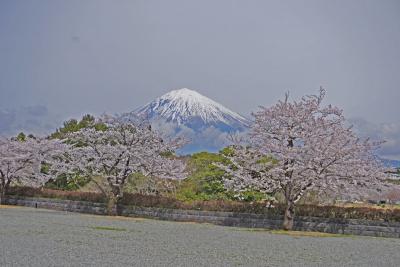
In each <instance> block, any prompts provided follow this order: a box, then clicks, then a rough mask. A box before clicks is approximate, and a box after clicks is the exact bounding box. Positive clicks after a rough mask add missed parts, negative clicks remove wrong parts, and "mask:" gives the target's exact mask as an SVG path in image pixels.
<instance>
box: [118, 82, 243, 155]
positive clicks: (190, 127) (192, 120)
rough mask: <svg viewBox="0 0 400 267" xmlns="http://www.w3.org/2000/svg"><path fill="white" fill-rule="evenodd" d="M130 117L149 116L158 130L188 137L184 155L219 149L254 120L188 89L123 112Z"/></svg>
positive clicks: (146, 117)
mask: <svg viewBox="0 0 400 267" xmlns="http://www.w3.org/2000/svg"><path fill="white" fill-rule="evenodd" d="M126 116H128V117H130V116H135V117H137V116H139V117H141V118H145V119H147V120H149V121H150V123H151V124H152V126H153V128H154V129H157V130H158V131H159V132H160V133H162V134H164V135H166V136H184V137H185V138H186V139H188V140H189V141H190V142H189V144H187V145H186V146H185V147H183V148H182V149H180V151H179V153H181V154H189V153H194V152H199V151H210V152H216V151H218V150H220V149H221V148H223V147H224V146H226V145H228V144H229V141H228V140H227V136H228V135H229V133H232V132H235V133H236V132H240V133H241V134H243V133H244V132H246V131H247V129H248V128H249V126H250V123H251V122H250V120H248V119H246V118H244V117H242V116H241V115H239V114H237V113H236V112H233V111H231V110H229V109H228V108H226V107H224V106H223V105H221V104H219V103H217V102H215V101H214V100H211V99H210V98H208V97H206V96H203V95H201V94H199V93H198V92H196V91H193V90H190V89H187V88H183V89H179V90H174V91H171V92H169V93H167V94H165V95H163V96H161V97H158V98H157V99H155V100H154V101H152V102H150V103H148V104H147V105H145V106H143V107H141V108H139V109H136V110H134V111H132V112H131V113H127V114H124V115H123V117H126ZM123 117H122V118H123Z"/></svg>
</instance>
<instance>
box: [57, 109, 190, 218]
mask: <svg viewBox="0 0 400 267" xmlns="http://www.w3.org/2000/svg"><path fill="white" fill-rule="evenodd" d="M99 122H100V123H103V124H104V125H105V127H104V129H100V130H98V129H95V128H83V129H81V130H79V131H78V132H75V133H70V134H68V135H67V138H66V142H67V143H69V144H71V148H70V149H69V151H68V152H67V153H63V154H62V157H61V158H62V160H61V161H60V162H59V163H58V164H57V166H58V168H57V173H59V174H61V173H64V174H67V175H74V174H77V173H78V174H80V175H84V176H87V177H89V178H90V180H91V181H92V182H93V183H95V184H96V185H97V186H98V188H99V190H100V191H101V192H102V193H103V194H105V195H106V196H107V198H108V200H109V204H108V208H109V212H110V213H114V212H115V211H114V208H115V206H116V205H117V204H118V201H119V200H120V199H121V198H122V196H123V192H124V186H125V185H126V182H127V179H128V178H129V177H130V175H132V174H135V173H141V174H142V175H145V176H157V177H159V178H170V179H182V178H185V175H186V173H185V164H184V163H183V162H182V161H181V160H179V159H178V158H177V157H176V156H175V154H174V151H175V150H176V149H178V148H179V147H181V145H183V140H181V139H175V140H167V139H163V138H161V137H160V135H159V134H158V133H157V132H156V131H154V130H152V129H151V126H149V125H148V124H146V123H143V122H141V121H140V120H139V119H137V118H128V119H127V118H125V119H124V120H121V119H118V118H115V117H111V116H103V117H102V118H100V120H99ZM53 169H55V168H53Z"/></svg>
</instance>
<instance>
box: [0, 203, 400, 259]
mask: <svg viewBox="0 0 400 267" xmlns="http://www.w3.org/2000/svg"><path fill="white" fill-rule="evenodd" d="M0 225H1V228H0V243H1V244H2V245H1V246H0V255H1V257H0V266H128V265H129V266H381V267H382V266H398V265H399V263H400V254H399V253H398V252H399V251H400V239H389V238H372V237H356V236H351V238H349V236H340V235H329V234H321V233H312V232H285V231H266V230H254V229H245V228H234V227H221V226H214V225H210V224H196V223H179V222H167V221H157V220H148V219H141V218H126V217H107V216H93V215H84V214H76V213H68V212H59V211H51V210H42V209H32V208H26V207H13V208H11V207H10V206H1V207H0Z"/></svg>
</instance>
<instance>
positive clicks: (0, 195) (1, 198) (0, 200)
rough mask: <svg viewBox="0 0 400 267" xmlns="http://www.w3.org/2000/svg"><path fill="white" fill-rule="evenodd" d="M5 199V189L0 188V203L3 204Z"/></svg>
mask: <svg viewBox="0 0 400 267" xmlns="http://www.w3.org/2000/svg"><path fill="white" fill-rule="evenodd" d="M5 201H6V190H5V189H4V188H0V205H3V204H5Z"/></svg>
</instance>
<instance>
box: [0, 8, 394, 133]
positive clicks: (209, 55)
mask: <svg viewBox="0 0 400 267" xmlns="http://www.w3.org/2000/svg"><path fill="white" fill-rule="evenodd" d="M320 85H322V86H324V87H325V88H326V89H327V91H328V94H327V102H329V103H332V104H336V105H339V106H340V107H342V108H344V110H345V112H346V114H347V116H348V117H352V118H363V119H365V120H366V121H368V122H372V123H375V124H380V123H390V124H395V125H400V116H399V111H400V107H399V100H400V1H396V0H393V1H390V0H382V1H377V0H374V1H368V0H358V1H350V0H342V1H338V0H337V1H323V0H315V1H311V0H309V1H299V0H296V1H267V0H260V1H252V0H249V1H239V0H238V1H233V0H231V1H221V0H219V1H215V0H210V1H205V0H202V1H189V0H181V1H177V0H169V1H164V0H160V1H151V0H143V1H135V0H129V1H128V0H127V1H123V0H115V1H111V0H110V1H101V0H91V1H89V0H75V1H74V0H64V1H56V0H40V1H23V0H19V1H18V0H1V1H0V108H3V109H4V108H9V109H10V108H11V109H18V108H21V107H27V106H37V105H42V106H45V107H47V108H48V110H49V112H50V113H57V114H59V116H61V117H65V118H66V117H71V116H77V115H80V114H82V113H86V112H90V113H102V112H105V111H107V112H111V113H114V112H124V111H130V110H133V109H135V108H136V107H138V106H141V105H143V104H145V103H147V102H149V101H151V100H152V99H153V98H155V97H157V96H159V95H161V94H163V93H165V92H167V91H169V90H172V89H177V88H182V87H187V88H190V89H194V90H197V91H199V92H200V93H202V94H204V95H206V96H209V97H210V98H213V99H214V100H216V101H218V102H221V103H222V104H224V105H226V106H227V107H229V108H231V109H233V110H235V111H237V112H239V113H242V114H244V115H247V114H249V113H250V111H252V110H255V109H256V108H257V106H258V105H270V104H273V103H274V102H276V100H277V99H279V98H281V97H282V96H283V94H284V92H285V91H288V90H289V91H291V93H292V95H293V96H300V95H303V94H311V93H316V92H317V90H318V88H319V86H320ZM399 128H400V127H399Z"/></svg>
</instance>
